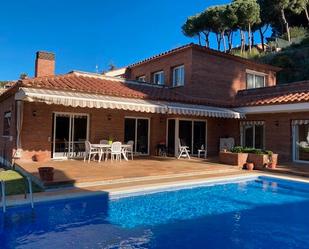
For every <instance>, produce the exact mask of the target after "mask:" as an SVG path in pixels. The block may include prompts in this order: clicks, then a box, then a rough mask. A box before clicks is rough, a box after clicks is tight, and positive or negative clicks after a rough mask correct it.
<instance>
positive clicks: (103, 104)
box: [15, 87, 244, 119]
mask: <svg viewBox="0 0 309 249" xmlns="http://www.w3.org/2000/svg"><path fill="white" fill-rule="evenodd" d="M15 99H16V100H23V101H28V102H42V103H46V104H54V105H64V106H71V107H84V108H85V107H87V108H103V109H118V110H127V111H136V112H146V113H160V114H179V115H192V116H204V117H217V118H236V119H239V118H243V117H244V115H243V114H241V113H239V112H235V111H233V110H231V109H227V108H220V107H212V106H205V105H190V104H183V103H176V102H166V101H154V100H145V99H132V98H121V97H111V96H106V95H98V94H90V93H80V92H69V91H58V90H47V89H38V88H25V87H23V88H20V89H19V91H18V92H17V93H16V95H15Z"/></svg>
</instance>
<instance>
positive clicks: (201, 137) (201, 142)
mask: <svg viewBox="0 0 309 249" xmlns="http://www.w3.org/2000/svg"><path fill="white" fill-rule="evenodd" d="M202 147H204V148H205V147H206V122H204V121H194V122H193V154H194V155H196V154H197V152H198V150H199V149H201V148H202Z"/></svg>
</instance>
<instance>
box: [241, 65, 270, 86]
mask: <svg viewBox="0 0 309 249" xmlns="http://www.w3.org/2000/svg"><path fill="white" fill-rule="evenodd" d="M248 74H251V75H252V76H253V87H251V88H248ZM256 76H260V77H263V79H264V80H263V86H262V87H265V86H266V76H267V74H265V73H262V72H257V71H253V70H249V69H247V70H246V89H255V88H262V87H256Z"/></svg>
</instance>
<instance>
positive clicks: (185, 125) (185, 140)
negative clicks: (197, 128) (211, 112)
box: [179, 120, 192, 152]
mask: <svg viewBox="0 0 309 249" xmlns="http://www.w3.org/2000/svg"><path fill="white" fill-rule="evenodd" d="M179 139H180V142H181V145H182V146H188V147H189V148H190V151H191V152H192V144H191V143H192V121H183V120H181V121H179Z"/></svg>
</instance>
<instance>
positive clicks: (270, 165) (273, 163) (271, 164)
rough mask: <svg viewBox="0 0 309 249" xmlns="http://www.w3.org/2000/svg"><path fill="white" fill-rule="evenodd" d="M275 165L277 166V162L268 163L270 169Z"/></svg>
mask: <svg viewBox="0 0 309 249" xmlns="http://www.w3.org/2000/svg"><path fill="white" fill-rule="evenodd" d="M276 167H277V163H275V162H271V163H269V164H268V168H270V169H275V168H276Z"/></svg>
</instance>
